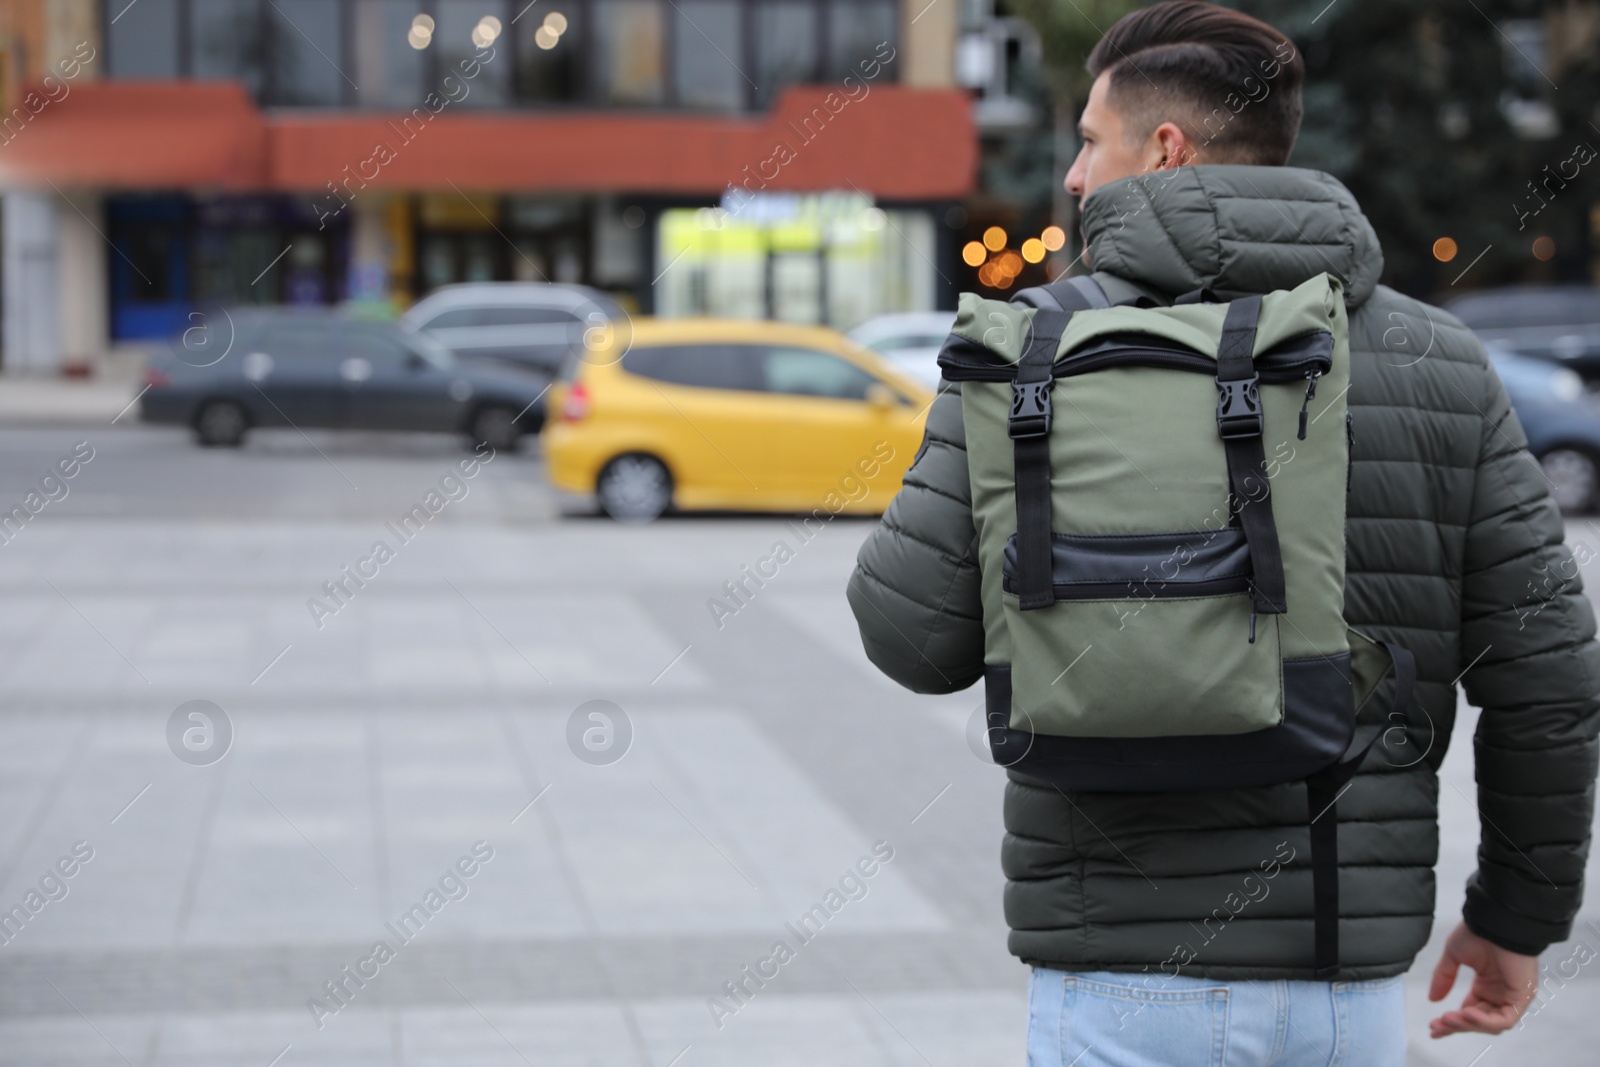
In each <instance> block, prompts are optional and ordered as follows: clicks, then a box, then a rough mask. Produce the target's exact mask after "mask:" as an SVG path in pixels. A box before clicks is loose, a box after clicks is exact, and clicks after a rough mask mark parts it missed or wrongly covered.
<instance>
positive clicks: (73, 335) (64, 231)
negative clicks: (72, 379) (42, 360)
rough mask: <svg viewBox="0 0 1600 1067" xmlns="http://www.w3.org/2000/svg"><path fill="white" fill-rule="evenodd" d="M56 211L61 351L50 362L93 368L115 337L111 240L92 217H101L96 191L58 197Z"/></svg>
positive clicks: (57, 286)
mask: <svg viewBox="0 0 1600 1067" xmlns="http://www.w3.org/2000/svg"><path fill="white" fill-rule="evenodd" d="M55 214H56V241H57V247H56V294H57V301H58V302H57V307H58V308H59V309H60V316H61V318H60V328H59V330H58V338H59V343H60V350H59V352H58V353H57V354H56V356H55V358H54V359H52V360H50V363H49V365H50V367H51V368H61V369H71V370H92V369H93V368H94V367H95V366H96V364H97V363H98V362H99V358H100V355H101V353H102V352H104V350H105V347H106V339H107V337H109V336H110V333H109V326H110V323H109V319H108V311H109V307H108V305H109V293H108V292H107V290H106V278H107V273H106V254H107V248H106V242H105V239H104V238H103V237H101V235H100V233H99V231H98V230H96V229H95V226H94V225H93V224H92V223H91V222H90V220H91V219H98V218H100V217H101V201H100V197H99V196H97V195H95V194H92V193H72V194H69V195H66V196H62V197H57V198H55Z"/></svg>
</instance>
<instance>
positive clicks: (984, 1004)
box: [634, 991, 1028, 1067]
mask: <svg viewBox="0 0 1600 1067" xmlns="http://www.w3.org/2000/svg"><path fill="white" fill-rule="evenodd" d="M634 1010H635V1012H636V1013H637V1015H638V1019H639V1025H640V1027H641V1028H642V1029H643V1030H644V1032H645V1035H646V1037H647V1038H648V1040H649V1042H650V1047H651V1054H652V1059H653V1061H654V1062H655V1063H657V1064H661V1063H666V1062H668V1061H670V1060H671V1059H672V1057H673V1056H676V1055H678V1054H679V1053H680V1052H683V1050H684V1048H685V1046H688V1051H687V1052H686V1053H684V1055H683V1058H682V1059H681V1060H680V1061H679V1064H680V1067H744V1065H748V1064H754V1063H760V1064H763V1065H786V1064H793V1065H795V1067H812V1065H815V1064H829V1065H832V1064H862V1065H865V1064H872V1065H892V1067H901V1065H904V1067H912V1065H914V1064H920V1065H927V1064H932V1065H934V1067H990V1065H993V1067H1002V1065H1003V1067H1015V1065H1016V1064H1019V1063H1021V1062H1022V1060H1023V1058H1024V1044H1025V1036H1026V1028H1027V1017H1028V1012H1027V1002H1026V999H1025V998H1023V997H1022V996H1020V995H1016V994H1007V993H983V992H964V993H932V994H930V993H896V994H875V993H874V994H867V996H866V997H863V996H862V995H860V994H858V993H855V992H853V991H847V992H845V993H842V994H839V995H832V996H818V995H811V994H808V995H801V996H793V995H782V994H779V995H770V996H769V995H765V994H759V993H758V994H757V995H756V996H755V997H754V998H753V999H751V1000H749V1001H747V1002H745V1003H743V1004H742V1005H740V1006H739V1007H738V1010H737V1011H736V1012H735V1013H734V1014H732V1015H721V1016H720V1017H719V1018H718V1019H717V1020H716V1021H713V1019H712V1014H711V1012H710V1010H709V1009H708V1008H707V1006H706V1004H705V1003H704V1002H703V1001H701V1002H695V1001H689V1000H652V1001H643V1002H636V1003H635V1004H634ZM718 1022H720V1023H721V1026H720V1027H719V1026H718V1025H717V1023H718Z"/></svg>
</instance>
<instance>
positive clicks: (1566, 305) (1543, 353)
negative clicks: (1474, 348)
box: [1448, 285, 1600, 387]
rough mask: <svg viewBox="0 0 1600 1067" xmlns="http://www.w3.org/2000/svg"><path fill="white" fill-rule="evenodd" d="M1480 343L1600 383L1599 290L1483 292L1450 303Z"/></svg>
mask: <svg viewBox="0 0 1600 1067" xmlns="http://www.w3.org/2000/svg"><path fill="white" fill-rule="evenodd" d="M1448 310H1449V311H1450V313H1451V314H1453V315H1455V316H1456V317H1457V318H1459V319H1460V320H1461V321H1462V322H1464V323H1466V325H1467V326H1468V327H1469V328H1470V329H1471V330H1472V331H1473V332H1474V333H1476V334H1477V335H1478V336H1479V337H1480V338H1482V339H1483V341H1484V343H1485V344H1494V345H1498V346H1499V347H1501V348H1505V349H1508V350H1510V351H1512V352H1515V353H1516V354H1517V355H1519V356H1532V357H1534V358H1535V359H1545V360H1550V361H1551V362H1553V363H1559V364H1561V365H1562V366H1565V367H1570V368H1572V369H1573V370H1574V371H1577V372H1578V374H1580V375H1581V376H1582V377H1583V379H1584V380H1585V381H1587V382H1589V383H1590V385H1591V387H1593V386H1594V385H1596V384H1600V289H1596V288H1594V287H1593V286H1588V285H1529V286H1515V287H1511V288H1505V289H1485V290H1483V291H1482V292H1477V293H1469V294H1468V295H1466V296H1463V297H1460V298H1459V299H1457V300H1454V301H1452V302H1451V303H1450V305H1449V309H1448Z"/></svg>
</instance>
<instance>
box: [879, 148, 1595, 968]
mask: <svg viewBox="0 0 1600 1067" xmlns="http://www.w3.org/2000/svg"><path fill="white" fill-rule="evenodd" d="M1083 227H1084V234H1085V238H1086V240H1087V242H1088V248H1089V252H1088V258H1089V260H1090V262H1091V263H1092V264H1093V266H1094V268H1095V269H1096V271H1097V272H1099V273H1097V275H1096V277H1097V278H1100V279H1101V280H1102V281H1103V282H1104V283H1105V286H1106V288H1107V289H1108V290H1116V289H1121V290H1122V291H1127V288H1128V285H1129V284H1130V283H1131V284H1132V285H1133V286H1134V287H1136V288H1138V289H1140V290H1142V291H1144V292H1146V293H1149V294H1151V295H1154V296H1157V297H1158V298H1161V299H1170V298H1172V297H1173V296H1176V295H1177V294H1180V293H1184V292H1188V291H1191V290H1194V289H1197V288H1200V287H1202V286H1204V287H1206V288H1209V289H1211V290H1212V291H1213V292H1215V293H1217V294H1218V295H1219V296H1220V297H1221V298H1223V299H1228V298H1230V297H1233V296H1238V295H1243V294H1246V293H1260V292H1266V291H1270V290H1273V289H1287V288H1291V287H1293V286H1295V285H1297V284H1299V283H1300V282H1302V281H1304V280H1306V279H1307V278H1310V277H1312V276H1314V275H1316V274H1318V273H1321V272H1323V271H1328V272H1330V273H1332V274H1334V275H1336V276H1337V277H1339V278H1340V279H1341V280H1342V281H1343V282H1344V286H1345V293H1346V300H1347V303H1348V305H1349V309H1350V352H1351V378H1352V383H1351V386H1350V392H1349V397H1348V399H1349V404H1350V409H1351V411H1352V427H1353V440H1354V446H1353V468H1352V475H1351V487H1350V493H1349V500H1348V516H1349V518H1348V542H1347V557H1348V575H1347V580H1346V590H1345V616H1346V619H1347V620H1348V622H1349V623H1350V625H1351V626H1353V627H1355V628H1357V629H1359V630H1361V631H1363V632H1364V633H1366V634H1368V635H1370V636H1373V637H1377V638H1381V639H1384V640H1389V641H1394V642H1396V643H1398V644H1401V645H1403V646H1405V647H1407V648H1409V649H1410V650H1411V651H1412V652H1413V653H1415V655H1416V659H1417V667H1418V675H1419V678H1418V683H1417V688H1416V694H1415V699H1414V700H1413V702H1412V705H1411V707H1410V709H1409V712H1408V717H1407V721H1406V723H1405V730H1404V734H1403V735H1402V733H1401V732H1400V731H1398V730H1393V729H1391V730H1390V731H1389V732H1388V734H1386V735H1385V740H1384V743H1383V744H1382V745H1381V746H1380V747H1379V748H1377V749H1375V750H1374V752H1373V753H1372V755H1371V756H1369V758H1368V759H1367V761H1366V763H1365V764H1364V765H1363V769H1362V773H1361V774H1360V775H1358V776H1357V778H1356V780H1355V781H1354V782H1353V783H1352V785H1351V786H1350V788H1349V790H1348V792H1347V793H1345V794H1344V795H1343V797H1342V798H1341V799H1340V800H1339V804H1338V807H1337V812H1338V819H1339V863H1340V883H1339V884H1340V899H1341V912H1342V919H1341V923H1340V945H1341V950H1342V952H1341V954H1342V961H1343V970H1342V972H1341V977H1342V978H1345V979H1347V980H1360V979H1370V978H1379V977H1386V976H1389V975H1394V974H1398V973H1401V972H1403V971H1405V970H1406V969H1407V968H1408V967H1409V966H1410V964H1411V961H1412V959H1413V957H1414V956H1415V955H1416V953H1417V952H1418V951H1419V950H1420V949H1421V948H1422V946H1423V944H1424V943H1425V942H1426V941H1427V939H1428V934H1429V930H1430V927H1431V924H1432V920H1433V904H1434V882H1433V865H1434V861H1435V859H1436V857H1437V855H1438V819H1437V816H1438V790H1439V781H1438V778H1437V774H1436V771H1437V768H1438V766H1439V764H1440V762H1441V761H1442V760H1443V758H1444V754H1445V747H1446V745H1447V743H1448V742H1449V738H1450V730H1451V727H1452V725H1453V721H1454V717H1455V709H1456V682H1457V681H1458V680H1459V681H1461V682H1462V683H1463V684H1464V685H1465V687H1466V693H1467V698H1468V699H1469V700H1470V701H1471V702H1472V703H1473V704H1475V705H1477V706H1479V707H1481V708H1482V709H1483V714H1482V717H1481V718H1480V719H1479V725H1478V730H1477V737H1476V739H1475V741H1476V760H1477V779H1478V805H1479V808H1480V810H1481V812H1482V815H1483V820H1482V825H1483V832H1482V845H1481V847H1480V849H1479V854H1478V871H1477V873H1476V874H1475V875H1474V876H1473V878H1472V880H1471V882H1470V884H1469V886H1468V890H1467V902H1466V921H1467V923H1468V925H1469V926H1470V927H1471V928H1472V929H1473V930H1474V931H1476V932H1477V933H1478V934H1479V935H1481V936H1483V937H1485V938H1487V939H1488V940H1490V941H1492V942H1494V943H1496V944H1498V945H1501V946H1503V947H1505V948H1508V949H1512V950H1514V951H1517V952H1522V953H1528V954H1536V953H1538V952H1539V951H1541V950H1542V949H1543V948H1544V947H1545V946H1547V945H1549V944H1550V943H1552V942H1555V941H1559V940H1562V939H1564V938H1566V937H1567V936H1568V932H1569V929H1570V926H1571V923H1572V920H1573V917H1574V916H1575V914H1576V913H1577V910H1578V905H1579V902H1580V898H1581V895H1582V889H1583V867H1584V860H1585V857H1586V854H1587V852H1588V846H1589V827H1590V822H1591V819H1592V813H1593V803H1594V781H1595V771H1596V740H1595V739H1596V734H1597V730H1600V646H1596V644H1595V643H1594V641H1593V638H1594V634H1595V624H1594V618H1593V614H1592V612H1591V610H1590V606H1589V602H1588V600H1587V599H1586V598H1585V597H1584V595H1583V593H1582V591H1581V589H1580V587H1579V583H1578V581H1577V568H1576V565H1575V564H1574V562H1573V559H1572V556H1571V553H1570V552H1569V551H1568V550H1567V549H1566V547H1565V546H1564V545H1563V543H1562V523H1561V518H1560V515H1559V514H1558V513H1557V511H1556V509H1555V508H1554V506H1553V505H1552V504H1551V502H1550V501H1549V499H1548V497H1547V496H1546V483H1545V481H1544V480H1543V478H1542V476H1541V472H1540V470H1539V467H1538V464H1537V463H1535V462H1534V461H1532V459H1531V457H1530V456H1529V455H1528V453H1527V451H1526V441H1525V439H1524V437H1523V434H1522V430H1521V427H1520V426H1519V425H1518V423H1517V419H1516V416H1515V415H1513V414H1512V412H1511V409H1510V407H1509V405H1508V402H1507V400H1506V394H1505V391H1504V389H1503V388H1502V387H1501V385H1500V381H1499V379H1498V378H1497V377H1496V375H1495V373H1494V371H1493V370H1492V369H1491V368H1490V366H1489V364H1488V362H1487V360H1486V358H1485V355H1484V352H1483V349H1482V347H1481V346H1480V345H1479V344H1478V342H1477V341H1476V340H1475V339H1474V337H1473V336H1472V334H1470V333H1469V332H1468V331H1467V330H1466V329H1465V328H1464V327H1463V326H1462V325H1461V324H1460V323H1459V322H1458V321H1456V320H1455V319H1453V318H1451V317H1450V316H1449V315H1447V314H1445V313H1444V312H1441V311H1439V310H1438V309H1436V308H1432V307H1429V306H1428V305H1425V304H1422V303H1420V302H1418V301H1416V300H1412V299H1410V298H1408V297H1405V296H1402V295H1400V294H1399V293H1396V292H1394V291H1393V290H1390V289H1388V288H1385V287H1383V286H1381V285H1379V284H1377V280H1378V277H1379V274H1380V273H1381V271H1382V267H1383V259H1382V253H1381V252H1380V251H1379V248H1378V244H1377V239H1376V237H1375V236H1374V234H1373V232H1372V229H1371V227H1370V226H1369V225H1368V224H1367V221H1366V219H1365V218H1364V217H1363V216H1362V214H1361V211H1360V209H1359V208H1358V207H1357V205H1356V203H1355V201H1354V200H1353V199H1352V198H1351V196H1350V194H1349V192H1348V191H1347V190H1346V189H1345V188H1344V187H1343V186H1342V185H1340V184H1339V183H1338V182H1337V181H1335V180H1334V179H1332V178H1330V177H1328V176H1327V175H1325V174H1320V173H1316V172H1312V171H1305V170H1296V169H1291V168H1277V167H1236V166H1198V167H1183V168H1180V169H1178V170H1176V171H1168V172H1162V174H1160V175H1146V176H1142V177H1139V178H1131V179H1126V180H1124V181H1120V182H1116V183H1113V184H1111V185H1107V186H1105V187H1102V188H1101V189H1098V190H1096V191H1095V193H1094V194H1093V195H1092V196H1091V197H1089V199H1088V201H1087V203H1086V205H1085V211H1084V220H1083ZM946 388H947V389H951V390H952V392H951V393H950V394H948V395H943V396H941V397H940V398H939V399H938V400H937V401H936V402H935V404H934V406H933V408H932V410H931V411H930V413H929V417H928V428H927V439H926V443H925V444H924V446H923V449H922V451H921V452H920V453H919V455H918V458H917V461H916V463H915V464H914V465H913V466H912V468H911V470H910V471H909V472H908V474H907V475H906V479H905V487H904V489H903V490H902V491H901V493H900V494H899V496H898V497H896V499H895V501H894V503H893V504H892V505H891V507H890V508H889V511H888V513H887V514H886V515H885V517H884V520H883V523H882V524H881V525H880V526H879V527H878V529H876V530H875V531H874V532H873V533H872V535H871V536H870V537H869V538H868V540H867V542H866V543H865V545H863V547H862V549H861V554H860V558H859V561H858V567H857V570H856V573H855V574H854V576H853V577H852V579H851V581H850V584H849V589H848V595H849V597H850V601H851V605H852V607H853V608H854V610H855V615H856V619H857V621H858V623H859V624H860V627H861V636H862V640H863V642H864V643H865V646H866V649H867V653H868V655H869V656H870V657H871V658H872V661H873V662H874V663H875V664H877V665H878V667H879V668H880V669H882V670H883V671H884V672H885V673H886V674H888V675H889V676H890V677H892V678H894V679H895V680H896V681H898V682H900V683H901V684H902V685H905V686H907V687H909V688H911V689H913V690H916V691H918V692H930V693H943V692H951V691H954V690H957V689H961V688H964V687H966V686H969V685H971V684H972V683H973V682H975V681H977V680H978V679H979V678H980V677H981V676H982V672H983V657H984V640H983V625H982V607H981V604H980V602H979V590H978V585H979V583H978V560H977V555H976V539H975V535H974V530H973V522H972V515H971V507H970V492H969V484H968V476H967V460H966V452H965V448H964V444H963V432H962V425H961V402H960V397H959V395H955V394H954V392H953V387H950V386H948V385H947V386H946ZM997 773H998V772H997ZM1005 824H1006V837H1005V844H1004V848H1003V850H1002V853H1001V860H1002V863H1003V865H1004V868H1005V872H1006V876H1007V878H1008V880H1009V882H1008V885H1007V889H1006V895H1005V912H1006V918H1007V920H1008V921H1009V923H1010V926H1011V951H1012V952H1013V953H1015V954H1016V955H1017V956H1020V957H1021V958H1022V959H1023V960H1025V961H1028V962H1030V963H1036V964H1043V965H1048V966H1052V967H1057V968H1062V969H1066V970H1124V971H1138V970H1143V969H1146V968H1148V969H1150V970H1152V971H1154V970H1156V969H1157V968H1164V969H1165V970H1166V971H1168V972H1169V973H1171V972H1173V971H1175V970H1181V971H1182V972H1183V973H1186V974H1191V975H1203V976H1208V977H1213V978H1224V979H1226V978H1310V977H1312V974H1311V961H1310V951H1309V946H1310V945H1311V942H1312V936H1311V925H1312V924H1311V914H1312V911H1311V870H1310V866H1309V864H1310V847H1309V835H1308V829H1307V826H1306V799H1305V787H1304V786H1303V785H1301V784H1300V783H1292V784H1288V785H1281V786H1274V787H1268V788H1260V789H1241V790H1225V791H1210V792H1200V793H1184V794H1127V793H1119V794H1106V793H1099V794H1095V793H1076V794H1070V795H1069V794H1063V793H1062V792H1060V791H1059V790H1057V789H1055V788H1053V787H1051V786H1048V785H1040V784H1038V783H1036V782H1033V781H1031V780H1029V779H1027V778H1024V777H1022V776H1020V775H1017V774H1015V773H1012V774H1011V776H1010V781H1009V782H1008V784H1007V789H1006V798H1005ZM1267 873H1270V875H1271V877H1270V879H1268V878H1265V877H1262V876H1263V875H1264V874H1267ZM1252 874H1254V875H1256V876H1257V877H1256V878H1254V879H1252V880H1251V881H1249V882H1248V883H1247V881H1246V879H1247V878H1248V877H1249V876H1251V875H1252ZM1251 886H1254V887H1256V888H1254V889H1253V890H1252V889H1251V888H1250V887H1251ZM1262 887H1265V891H1264V892H1263V890H1262ZM1246 898H1248V899H1246ZM1241 901H1242V902H1243V903H1242V904H1239V905H1238V906H1236V902H1241ZM1224 908H1225V910H1223V909H1224ZM1230 914H1231V915H1232V917H1231V918H1229V919H1228V920H1227V922H1226V924H1225V925H1224V924H1223V923H1221V922H1219V919H1218V918H1213V916H1214V915H1216V916H1219V917H1220V916H1226V915H1230ZM1208 920H1209V921H1208ZM1186 949H1187V951H1185V950H1186ZM1190 956H1192V957H1193V959H1192V961H1190V962H1188V963H1184V962H1183V961H1184V960H1186V959H1188V958H1189V957H1190ZM1180 965H1181V966H1180Z"/></svg>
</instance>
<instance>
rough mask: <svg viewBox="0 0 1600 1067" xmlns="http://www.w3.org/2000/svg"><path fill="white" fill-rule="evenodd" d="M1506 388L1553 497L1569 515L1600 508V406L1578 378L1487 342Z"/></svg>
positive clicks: (1563, 368)
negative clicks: (1598, 506)
mask: <svg viewBox="0 0 1600 1067" xmlns="http://www.w3.org/2000/svg"><path fill="white" fill-rule="evenodd" d="M1484 347H1485V348H1487V349H1488V352H1489V359H1490V360H1491V361H1492V362H1493V363H1494V368H1495V370H1496V371H1497V372H1498V373H1499V375H1500V381H1501V382H1502V383H1503V384H1504V385H1505V387H1506V395H1507V396H1509V397H1510V398H1511V406H1512V407H1513V408H1514V409H1515V410H1516V413H1517V421H1518V422H1520V423H1521V424H1522V432H1523V433H1524V434H1526V435H1527V438H1528V450H1529V451H1530V452H1532V453H1533V455H1534V458H1535V459H1537V460H1538V461H1539V466H1540V467H1541V468H1543V470H1544V476H1545V480H1546V481H1547V482H1548V483H1549V484H1550V496H1551V497H1552V498H1553V499H1554V500H1555V502H1556V503H1557V504H1558V505H1560V507H1561V510H1562V511H1564V512H1567V513H1569V514H1587V513H1589V512H1592V511H1594V510H1595V508H1596V506H1597V505H1600V402H1597V401H1596V399H1595V398H1594V397H1593V395H1592V394H1590V393H1588V392H1587V391H1585V389H1584V387H1583V381H1582V379H1580V378H1579V377H1578V375H1577V374H1576V373H1575V372H1574V371H1572V370H1570V369H1568V368H1566V367H1560V366H1557V365H1555V364H1553V363H1550V362H1548V361H1546V360H1542V359H1533V358H1529V357H1527V356H1519V355H1516V354H1514V353H1512V352H1510V351H1509V350H1507V349H1506V348H1504V347H1502V346H1500V345H1496V344H1487V345H1485V346H1484Z"/></svg>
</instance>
